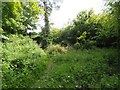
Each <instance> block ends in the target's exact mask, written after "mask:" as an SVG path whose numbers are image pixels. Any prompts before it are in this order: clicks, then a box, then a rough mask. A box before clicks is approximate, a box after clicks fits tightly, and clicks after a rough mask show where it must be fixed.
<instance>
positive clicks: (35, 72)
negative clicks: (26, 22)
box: [2, 35, 48, 88]
mask: <svg viewBox="0 0 120 90" xmlns="http://www.w3.org/2000/svg"><path fill="white" fill-rule="evenodd" d="M2 48H3V50H2V63H3V64H2V87H3V88H29V87H30V86H31V85H32V84H33V83H34V82H35V81H36V80H37V79H38V78H39V77H40V75H42V74H43V73H44V70H45V69H46V68H47V65H48V58H47V57H46V54H45V53H44V51H43V50H42V49H41V48H40V47H39V46H38V45H37V44H36V42H34V41H32V40H31V39H30V38H29V37H23V36H22V35H12V36H10V37H9V41H6V42H5V43H3V44H2Z"/></svg>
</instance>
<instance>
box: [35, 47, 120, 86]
mask: <svg viewBox="0 0 120 90" xmlns="http://www.w3.org/2000/svg"><path fill="white" fill-rule="evenodd" d="M52 59H53V62H54V67H53V69H52V71H51V72H50V73H49V74H48V75H47V76H46V78H45V79H44V80H43V81H40V82H39V83H38V84H37V85H36V88H118V87H119V81H120V78H119V77H118V76H119V74H120V71H119V63H120V61H119V57H118V52H117V49H106V48H103V49H100V48H96V49H95V50H93V49H89V50H87V49H83V50H72V51H70V52H68V53H66V54H61V55H56V56H54V57H52Z"/></svg>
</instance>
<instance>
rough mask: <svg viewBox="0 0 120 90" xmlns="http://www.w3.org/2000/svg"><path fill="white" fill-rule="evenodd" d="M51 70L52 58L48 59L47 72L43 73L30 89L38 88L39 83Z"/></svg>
mask: <svg viewBox="0 0 120 90" xmlns="http://www.w3.org/2000/svg"><path fill="white" fill-rule="evenodd" d="M52 68H53V62H52V58H50V62H49V65H48V68H47V70H46V71H45V74H44V75H43V76H42V77H41V78H40V79H39V80H38V81H37V82H36V83H35V84H34V85H33V86H32V88H39V84H40V81H42V80H44V79H45V77H46V76H47V74H48V73H49V72H50V71H51V70H52Z"/></svg>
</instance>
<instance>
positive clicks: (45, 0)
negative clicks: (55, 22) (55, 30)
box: [40, 0, 60, 48]
mask: <svg viewBox="0 0 120 90" xmlns="http://www.w3.org/2000/svg"><path fill="white" fill-rule="evenodd" d="M40 1H41V2H42V3H41V2H40V6H41V7H44V22H45V26H44V28H43V30H42V32H43V43H42V48H46V46H47V45H48V44H49V43H50V42H49V40H48V39H49V34H50V24H49V16H50V14H51V12H52V10H53V8H57V9H58V8H60V6H58V5H57V4H56V2H58V1H57V0H53V1H50V0H40Z"/></svg>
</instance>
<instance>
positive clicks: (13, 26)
mask: <svg viewBox="0 0 120 90" xmlns="http://www.w3.org/2000/svg"><path fill="white" fill-rule="evenodd" d="M38 14H42V11H41V7H38V2H3V3H2V28H3V30H4V32H3V33H4V34H15V33H18V34H26V33H27V32H26V30H25V29H27V28H28V26H31V27H34V26H35V25H34V24H33V23H32V22H36V19H38Z"/></svg>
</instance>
